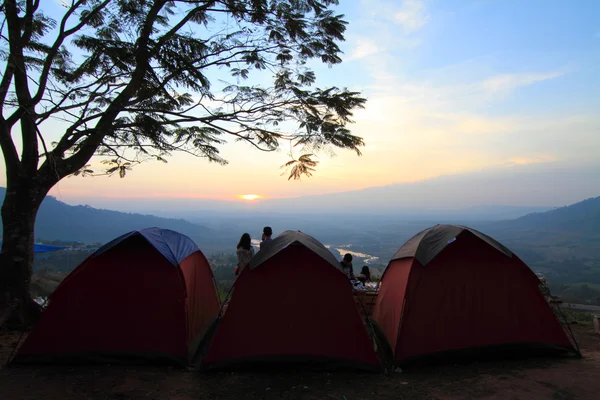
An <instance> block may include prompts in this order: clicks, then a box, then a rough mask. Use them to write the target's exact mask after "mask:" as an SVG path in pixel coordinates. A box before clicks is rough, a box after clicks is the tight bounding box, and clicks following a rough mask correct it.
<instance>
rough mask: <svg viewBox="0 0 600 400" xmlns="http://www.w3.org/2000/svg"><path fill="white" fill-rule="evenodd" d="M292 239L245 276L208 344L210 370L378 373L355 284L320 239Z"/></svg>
mask: <svg viewBox="0 0 600 400" xmlns="http://www.w3.org/2000/svg"><path fill="white" fill-rule="evenodd" d="M286 236H287V237H288V239H286V240H283V239H279V237H278V238H276V239H274V240H273V241H276V240H278V239H279V244H278V243H277V242H276V243H275V246H274V247H270V246H269V247H268V248H267V250H269V253H268V254H269V257H264V259H262V261H261V262H260V264H259V266H260V267H259V268H256V265H255V268H254V269H252V268H245V269H243V270H242V272H241V273H240V275H239V277H238V279H237V280H236V282H235V286H234V290H233V294H232V297H231V301H230V302H229V305H228V307H227V310H226V312H225V313H224V315H223V317H222V318H221V319H220V320H219V321H218V325H217V326H216V328H215V333H214V336H213V337H212V338H211V340H209V341H207V342H208V344H207V347H206V350H205V352H204V357H203V360H202V363H201V367H202V369H205V370H211V369H236V368H242V369H243V368H245V367H250V366H251V367H252V368H254V367H256V366H257V364H258V365H261V364H262V365H269V366H273V365H279V364H291V365H295V366H298V365H299V364H300V363H303V364H304V363H309V364H310V365H311V366H313V367H314V366H320V367H322V368H323V367H324V368H333V367H334V366H335V367H339V366H347V367H351V368H360V369H366V370H378V369H379V368H380V364H379V360H378V358H377V355H376V353H375V350H374V346H373V343H372V341H371V339H370V337H369V334H368V333H367V329H366V328H365V325H364V324H363V320H362V319H361V317H360V314H359V311H358V308H357V307H356V305H355V303H354V298H353V290H352V285H351V284H350V282H349V281H348V278H347V277H346V276H345V275H344V274H341V273H339V270H338V269H337V268H331V266H332V264H333V263H332V261H330V260H328V259H331V257H324V256H323V253H324V249H325V247H324V246H323V245H321V244H320V243H319V242H317V241H316V240H315V239H313V240H314V241H308V240H305V238H303V237H302V236H306V235H304V234H297V233H286ZM284 238H285V236H284ZM292 238H293V239H292ZM298 238H300V239H299V240H298ZM315 242H316V243H315ZM283 243H287V244H288V245H287V246H283ZM293 243H295V245H291V244H293ZM306 244H310V246H309V245H306ZM312 244H316V245H317V246H314V245H312ZM314 248H316V249H317V251H315V250H313V249H314ZM274 249H276V250H274ZM325 250H326V249H325ZM258 254H260V252H259V253H258Z"/></svg>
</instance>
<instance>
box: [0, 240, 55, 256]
mask: <svg viewBox="0 0 600 400" xmlns="http://www.w3.org/2000/svg"><path fill="white" fill-rule="evenodd" d="M1 246H2V242H0V247H1ZM62 249H66V247H61V246H50V245H47V244H34V245H33V252H34V253H48V252H51V251H58V250H62Z"/></svg>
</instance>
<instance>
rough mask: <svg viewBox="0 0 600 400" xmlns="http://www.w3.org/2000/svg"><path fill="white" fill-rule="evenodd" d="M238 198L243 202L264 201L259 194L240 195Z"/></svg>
mask: <svg viewBox="0 0 600 400" xmlns="http://www.w3.org/2000/svg"><path fill="white" fill-rule="evenodd" d="M238 198H239V199H242V200H248V201H253V200H258V199H262V196H261V195H259V194H240V195H238Z"/></svg>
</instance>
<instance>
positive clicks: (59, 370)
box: [0, 325, 600, 400]
mask: <svg viewBox="0 0 600 400" xmlns="http://www.w3.org/2000/svg"><path fill="white" fill-rule="evenodd" d="M573 331H574V333H575V335H576V338H577V340H578V342H579V344H580V346H581V349H582V353H583V356H584V357H583V359H557V358H538V359H528V360H511V361H504V362H497V361H496V362H481V363H473V364H468V365H445V366H437V367H429V368H422V369H420V370H418V371H411V372H408V373H407V372H396V373H394V374H392V375H390V376H383V375H378V374H372V373H371V374H369V373H318V372H306V371H305V372H295V373H294V372H280V373H212V374H199V373H198V372H195V371H182V370H178V369H173V368H151V367H139V368H131V367H130V368H126V367H114V366H98V367H78V368H71V367H15V368H2V369H0V398H1V399H3V400H13V399H23V400H25V399H36V400H38V399H42V398H43V399H136V400H137V399H166V400H190V399H338V400H356V399H411V400H416V399H440V400H441V399H445V400H454V399H490V400H491V399H502V400H518V399H527V400H538V399H552V400H571V399H573V400H574V399H578V400H585V399H590V400H591V399H600V336H598V335H596V334H595V333H594V331H593V329H592V327H591V326H582V325H575V326H573ZM17 341H18V335H16V334H9V333H6V332H5V333H4V334H2V333H0V364H1V365H4V364H5V363H6V361H7V359H8V356H9V355H10V353H11V352H12V350H13V349H14V348H15V346H16V344H17Z"/></svg>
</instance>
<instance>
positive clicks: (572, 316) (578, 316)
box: [562, 308, 594, 325]
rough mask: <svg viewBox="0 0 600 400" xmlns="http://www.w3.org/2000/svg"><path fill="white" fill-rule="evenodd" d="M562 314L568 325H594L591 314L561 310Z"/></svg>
mask: <svg viewBox="0 0 600 400" xmlns="http://www.w3.org/2000/svg"><path fill="white" fill-rule="evenodd" d="M562 313H563V314H564V316H565V318H566V320H567V322H568V323H570V324H572V323H576V324H580V325H592V324H593V323H594V313H591V312H586V311H572V310H567V309H564V308H563V309H562Z"/></svg>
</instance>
